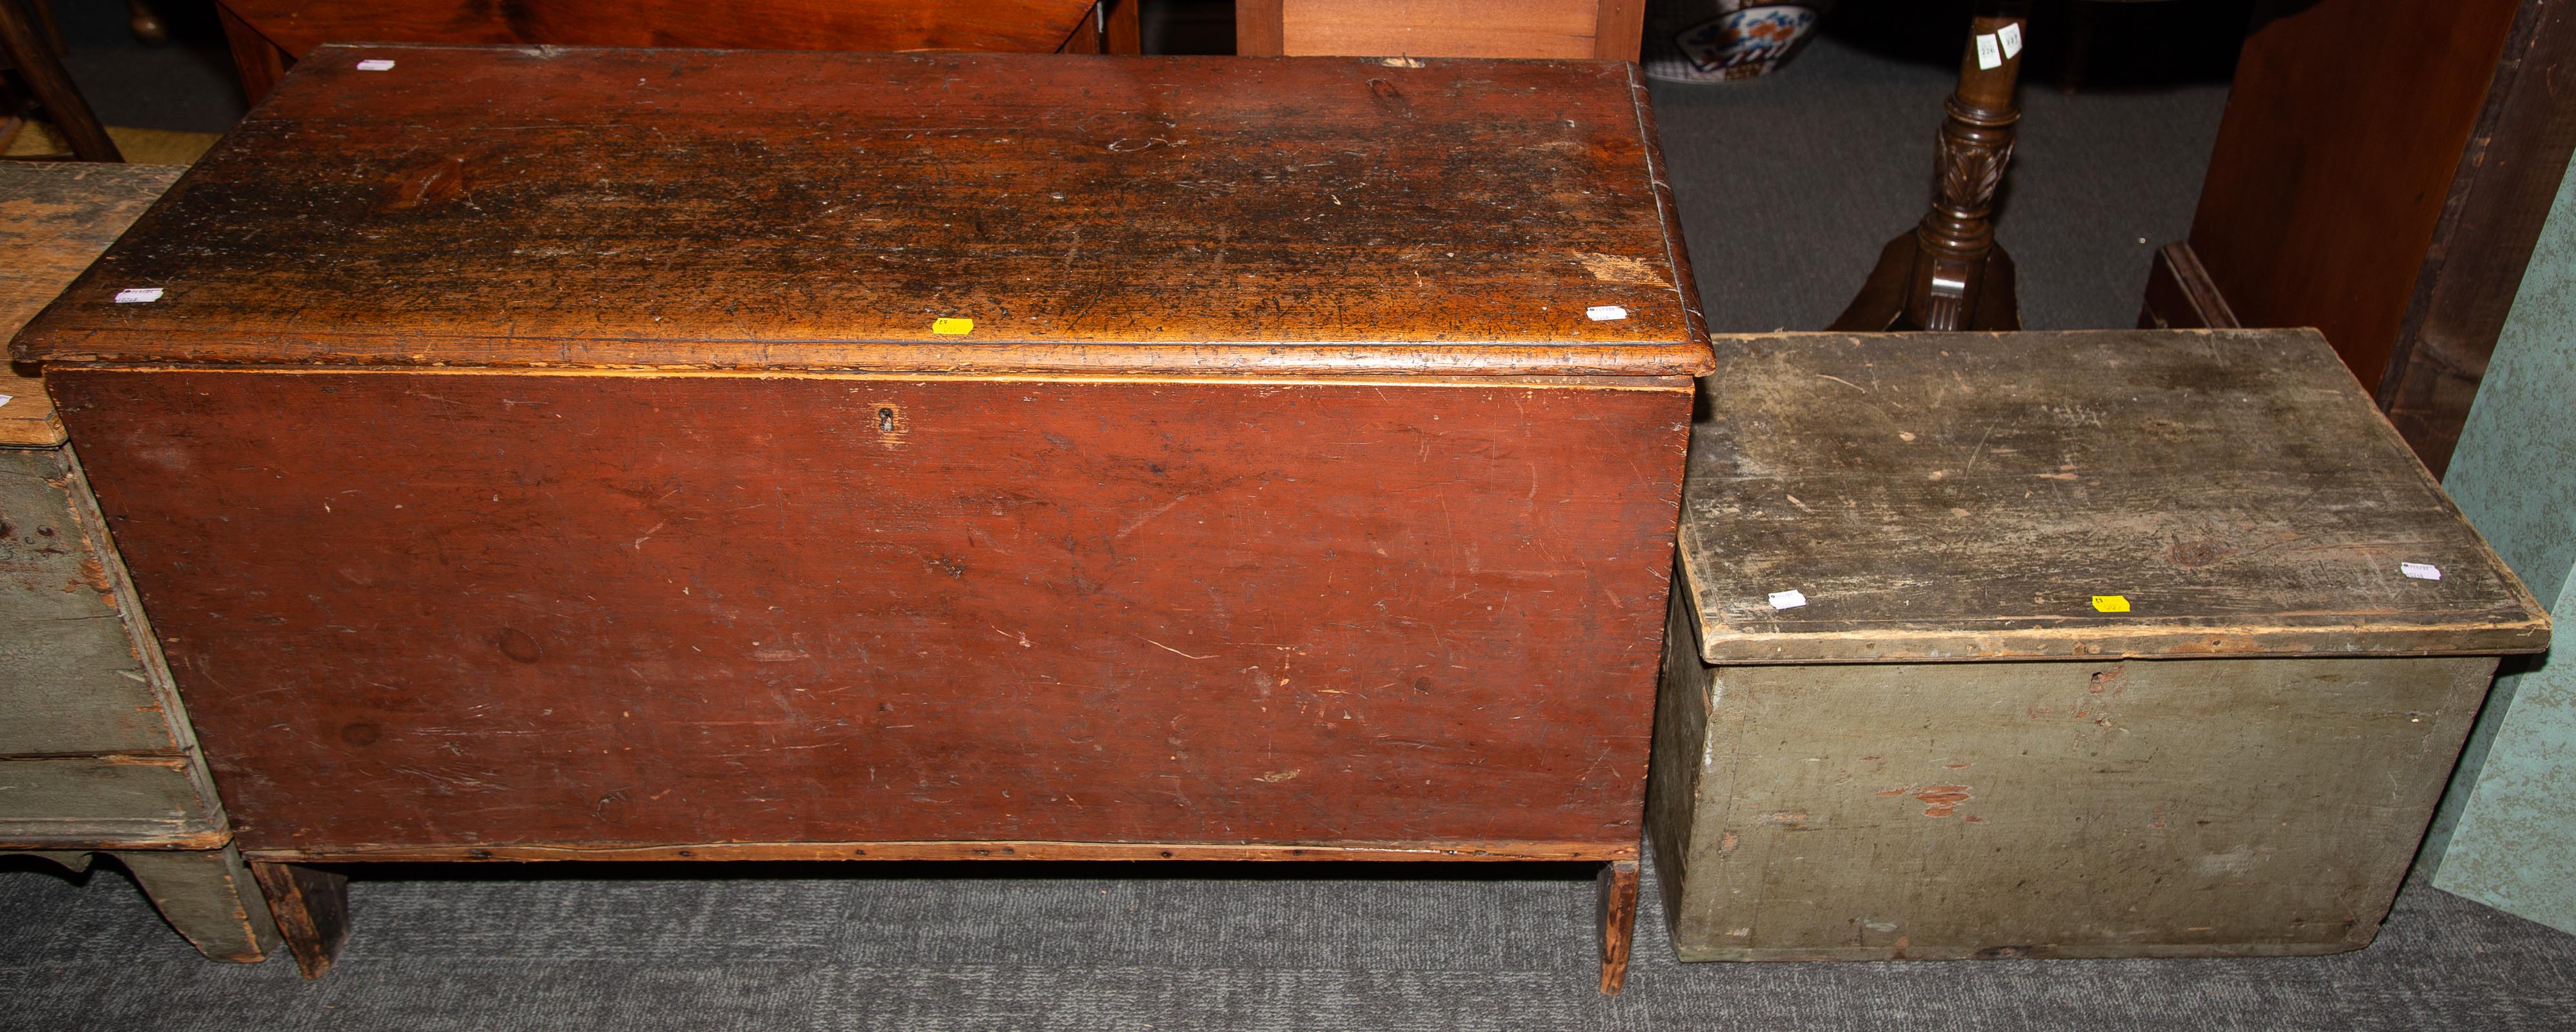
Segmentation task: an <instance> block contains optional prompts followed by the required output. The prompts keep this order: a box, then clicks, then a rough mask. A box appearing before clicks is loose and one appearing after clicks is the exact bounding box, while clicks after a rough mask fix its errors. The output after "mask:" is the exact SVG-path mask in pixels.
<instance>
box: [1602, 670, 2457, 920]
mask: <svg viewBox="0 0 2576 1032" xmlns="http://www.w3.org/2000/svg"><path fill="white" fill-rule="evenodd" d="M1680 655H1681V656H1682V661H1681V662H1680V663H1670V664H1668V668H1667V673H1666V681H1665V688H1664V691H1665V697H1664V699H1663V701H1662V703H1661V705H1662V707H1663V710H1662V714H1663V718H1662V721H1661V723H1659V725H1658V731H1657V733H1658V736H1659V738H1658V741H1657V742H1656V769H1655V775H1654V776H1655V779H1656V782H1657V784H1656V789H1655V791H1656V793H1657V797H1656V805H1655V808H1654V818H1653V821H1654V825H1655V826H1654V828H1653V841H1654V842H1655V844H1656V848H1657V863H1658V865H1659V870H1661V871H1663V872H1665V877H1666V882H1667V894H1668V895H1667V899H1668V900H1669V901H1671V903H1672V909H1671V910H1670V911H1668V913H1669V914H1671V915H1672V918H1673V921H1674V930H1673V941H1674V945H1675V947H1676V948H1677V949H1678V950H1679V952H1680V953H1681V955H1682V957H1683V959H1686V960H1789V959H1842V960H1860V959H1907V958H1911V959H1948V958H1963V957H2020V956H2027V957H2085V956H2093V957H2138V956H2214V955H2280V954H2305V953H2331V952H2337V951H2340V950H2348V949H2354V948H2357V947H2360V946H2363V945H2367V944H2368V943H2369V941H2370V939H2371V937H2372V935H2373V934H2375V932H2376V931H2377V929H2378V925H2379V920H2380V918H2381V917H2382V916H2384V915H2385V914H2386V912H2387V909H2388V905H2389V902H2390V900H2392V899H2393V898H2394V897H2395V894H2396V891H2397V886H2398V883H2399V882H2400V880H2401V879H2402V878H2403V876H2404V874H2405V871H2406V866H2407V862H2408V860H2409V858H2410V856H2411V854H2412V853H2413V850H2414V844H2415V842H2416V839H2417V836H2418V835H2420V834H2421V833H2422V830H2423V828H2424V824H2425V821H2426V819H2427V818H2428V817H2429V816H2430V815H2431V813H2432V809H2433V804H2434V800H2435V798H2436V797H2437V796H2438V795H2439V793H2440V791H2441V788H2442V782H2443V779H2444V778H2445V777H2446V776H2447V775H2448V773H2449V770H2450V764H2451V758H2452V757H2453V756H2454V755H2455V754H2456V753H2457V751H2458V749H2459V743H2460V740H2461V738H2462V736H2463V735H2464V734H2465V733H2466V732H2467V729H2468V726H2469V723H2470V720H2471V718H2472V717H2473V715H2474V714H2475V711H2476V707H2477V702H2478V698H2479V696H2480V695H2481V694H2482V692H2483V690H2484V687H2485V682H2486V675H2487V672H2488V671H2489V670H2491V669H2492V668H2493V665H2494V660H2493V659H2491V658H2486V657H2465V658H2386V659H2236V660H2128V661H2111V662H2101V663H2087V662H2034V663H1980V664H1934V665H1871V664H1862V665H1827V666H1796V667H1792V666H1753V667H1721V668H1714V669H1711V668H1706V667H1703V666H1701V665H1699V664H1698V663H1696V662H1692V661H1690V660H1689V659H1688V657H1687V652H1686V651H1684V652H1681V653H1680ZM1693 710H1696V711H1697V712H1691V711H1693ZM1685 718H1686V719H1685Z"/></svg>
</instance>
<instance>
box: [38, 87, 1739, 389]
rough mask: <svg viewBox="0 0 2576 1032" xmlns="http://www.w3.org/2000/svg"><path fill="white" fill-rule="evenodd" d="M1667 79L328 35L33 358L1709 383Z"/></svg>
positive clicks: (58, 321) (41, 335)
mask: <svg viewBox="0 0 2576 1032" xmlns="http://www.w3.org/2000/svg"><path fill="white" fill-rule="evenodd" d="M367 55H379V56H383V57H386V58H388V59H396V60H398V65H397V67H396V68H394V69H393V70H390V71H385V72H363V71H357V70H354V67H353V66H354V65H355V63H356V62H357V61H358V60H359V59H361V58H363V57H365V56H367ZM745 96H751V97H757V98H759V102H758V103H757V104H749V105H747V104H745V103H744V102H743V101H742V99H741V98H743V97H745ZM1642 96H1643V88H1642V84H1641V82H1640V80H1638V79H1637V78H1636V76H1635V74H1634V71H1633V69H1631V68H1629V67H1627V66H1624V65H1620V64H1616V63H1611V62H1598V61H1588V60H1587V61H1568V62H1538V61H1521V62H1484V61H1454V62H1452V61H1435V62H1427V63H1426V66H1425V67H1421V68H1399V67H1390V66H1388V65H1386V64H1384V63H1382V62H1376V61H1368V60H1356V59H1306V60H1287V61H1276V62H1263V63H1258V64H1246V63H1241V62H1238V61H1234V60H1231V59H1226V58H1135V59H1117V60H1097V61H1094V60H1085V61H1066V60H1060V59H1057V58H1054V57H1047V56H1016V55H885V54H825V53H768V54H758V55H748V54H725V53H713V52H691V53H685V54H678V53H672V52H667V51H631V50H497V51H496V50H488V49H487V50H476V49H464V48H445V47H410V48H381V47H367V48H329V49H322V50H317V51H315V52H313V55H312V56H309V57H308V58H307V59H306V60H305V61H304V62H303V63H302V64H301V65H299V66H298V68H297V70H296V71H295V72H294V73H292V74H291V75H290V76H289V78H288V80H287V82H286V84H285V85H284V86H283V87H281V88H280V90H279V91H278V92H277V93H276V94H275V95H274V96H272V97H271V98H270V100H269V101H268V102H267V103H265V104H263V105H262V106H261V107H260V108H259V109H257V110H256V111H254V112H252V114H251V115H250V116H249V117H248V118H247V119H245V120H244V121H243V122H242V124H241V125H240V126H238V127H237V128H236V129H235V130H234V131H233V132H232V133H231V134H230V135H229V136H228V137H227V138H226V141H225V143H224V144H223V145H221V146H219V147H218V148H217V149H216V150H215V151H214V152H212V153H210V154H209V155H207V157H206V158H205V159H204V160H203V161H201V162H200V163H199V164H198V165H197V166H195V167H194V169H192V170H191V172H190V174H189V176H188V177H187V178H186V179H185V180H183V181H182V182H181V184H180V185H179V186H178V187H176V188H174V190H173V191H172V193H171V195H170V198H169V200H168V201H167V202H166V203H164V204H163V205H162V206H161V207H160V208H159V209H157V210H155V211H154V212H153V213H151V214H149V215H147V216H146V217H145V219H144V221H143V222H142V223H140V224H139V225H138V227H137V229H136V231H135V232H134V233H132V234H130V235H129V236H128V237H127V238H126V239H125V240H124V241H122V242H121V243H120V244H119V245H118V246H117V247H115V248H112V249H111V250H110V251H109V252H108V253H107V255H106V256H104V257H103V258H102V259H101V260H100V262H99V264H98V265H97V266H96V267H94V268H93V269H92V270H91V272H90V273H89V274H88V275H86V276H85V277H83V278H82V279H81V280H80V281H79V282H78V283H76V284H75V285H74V286H73V288H72V289H71V291H70V292H69V293H68V294H67V295H66V296H65V298H64V299H63V300H62V301H60V302H58V303H57V304H56V305H55V306H54V307H53V308H51V309H49V310H48V311H47V312H46V313H45V314H44V315H42V316H39V317H38V319H37V320H36V321H35V322H34V323H33V324H31V325H30V326H29V328H28V329H27V330H25V331H23V332H22V334H21V335H20V338H19V341H18V344H17V351H16V354H17V355H18V356H20V357H22V358H29V359H42V360H47V361H138V360H141V361H192V362H263V361H290V362H346V363H363V364H395V365H400V364H436V363H456V364H473V365H517V366H552V365H602V366H618V365H626V366H637V365H640V366H751V367H762V368H781V367H795V368H871V369H880V370H886V369H901V370H940V371H946V370H973V371H982V372H991V371H1003V370H1053V371H1089V372H1132V371H1159V372H1176V371H1177V372H1224V373H1247V372H1299V373H1315V372H1404V373H1544V374H1553V375H1577V374H1609V375H1669V374H1686V373H1694V372H1698V371H1701V370H1704V369H1706V368H1707V367H1708V364H1709V358H1708V353H1707V347H1706V344H1705V340H1704V331H1703V330H1702V328H1701V324H1700V321H1699V318H1698V313H1697V312H1696V310H1695V306H1696V304H1697V302H1696V300H1695V299H1694V298H1691V297H1689V296H1688V295H1687V294H1686V293H1685V292H1684V291H1682V290H1681V289H1679V287H1678V284H1680V283H1681V282H1682V281H1683V279H1684V273H1683V272H1682V267H1683V265H1684V264H1685V263H1684V261H1683V259H1682V258H1681V251H1680V245H1679V238H1678V234H1677V232H1676V231H1675V229H1674V224H1673V222H1672V220H1671V215H1670V209H1669V206H1668V205H1665V204H1662V203H1659V201H1660V197H1661V192H1660V191H1659V189H1658V188H1657V185H1656V184H1657V182H1658V181H1659V178H1660V177H1659V176H1658V175H1657V173H1656V170H1655V167H1654V165H1653V158H1652V148H1651V141H1650V139H1649V134H1648V131H1647V128H1646V126H1647V124H1648V123H1647V122H1646V121H1645V118H1644V112H1643V109H1642V103H1641V98H1642ZM504 127H507V129H508V131H507V132H501V131H500V130H501V129H503V128H504ZM1465 154H1474V155H1482V156H1484V157H1482V158H1480V159H1479V160H1476V161H1461V160H1459V155H1465ZM1500 154H1509V155H1512V156H1513V160H1510V161H1500V160H1492V156H1494V155H1500ZM753 155H756V160H755V158H754V157H752V156H753ZM751 169H757V174H749V170H751ZM969 169H971V170H973V172H972V174H967V173H966V172H964V171H963V170H969ZM286 213H292V214H291V216H290V215H287V214H286ZM133 286H159V287H162V288H163V289H164V290H165V291H166V293H165V295H164V297H163V299H162V300H161V301H160V302H158V303H154V304H124V305H120V304H115V303H113V300H112V299H113V297H114V295H115V294H116V292H117V291H119V290H122V289H125V288H127V287H133ZM1602 305H1616V306H1621V307H1623V308H1624V309H1625V310H1626V312H1627V317H1626V318H1624V319H1618V320H1610V321H1596V320H1592V319H1589V318H1587V317H1586V310H1587V308H1589V307H1592V306H1602ZM949 317H956V318H969V319H972V320H974V326H973V328H972V330H971V332H968V333H965V334H962V335H944V334H941V333H939V332H937V331H936V329H935V328H934V327H935V320H937V319H941V318H949Z"/></svg>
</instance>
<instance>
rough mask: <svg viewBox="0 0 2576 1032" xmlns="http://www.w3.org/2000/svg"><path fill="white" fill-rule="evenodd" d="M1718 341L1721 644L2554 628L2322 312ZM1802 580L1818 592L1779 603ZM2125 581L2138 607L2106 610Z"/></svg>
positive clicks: (2284, 647)
mask: <svg viewBox="0 0 2576 1032" xmlns="http://www.w3.org/2000/svg"><path fill="white" fill-rule="evenodd" d="M1718 351H1719V354H1720V355H1721V356H1722V364H1721V366H1720V368H1719V370H1718V371H1717V372H1716V373H1714V374H1712V375H1711V376H1710V377H1709V378H1708V379H1707V380H1706V381H1705V384H1706V389H1707V391H1708V397H1707V407H1708V410H1709V411H1710V412H1711V413H1713V415H1712V416H1711V417H1710V418H1709V420H1708V421H1707V422H1704V423H1702V424H1700V425H1699V426H1698V427H1697V428H1696V429H1695V435H1696V436H1695V439H1694V441H1693V446H1692V452H1691V462H1692V468H1691V472H1690V478H1689V489H1688V494H1687V497H1686V499H1685V503H1684V506H1685V508H1684V519H1683V526H1682V532H1681V554H1682V559H1683V563H1682V565H1683V570H1684V572H1685V574H1686V576H1687V578H1688V582H1689V587H1690V589H1691V594H1692V596H1693V598H1694V600H1695V602H1696V613H1697V617H1698V620H1699V627H1698V629H1699V634H1700V640H1701V644H1702V648H1703V650H1704V653H1705V656H1706V657H1707V659H1708V661H1709V662H1713V663H1715V662H1725V663H1757V662H1815V661H1878V662H1896V661H1909V660H1963V659H2011V658H2047V657H2077V656H2182V655H2334V654H2347V653H2354V652H2368V653H2374V654H2390V655H2397V654H2493V653H2501V652H2528V651H2533V650H2536V649H2540V648H2543V647H2545V646H2546V644H2547V639H2548V625H2549V621H2548V617H2547V615H2546V614H2545V612H2544V611H2543V610H2542V609H2541V607H2540V605H2539V604H2538V603H2537V602H2535V601H2533V600H2532V598H2531V597H2530V595H2529V594H2528V593H2527V592H2525V591H2524V590H2523V587H2522V585H2521V583H2520V582H2519V581H2516V580H2515V579H2514V577H2513V575H2512V574H2511V573H2510V572H2509V571H2507V570H2506V569H2505V567H2504V565H2503V564H2502V563H2501V562H2500V561H2498V560H2497V559H2496V557H2495V555H2494V553H2493V552H2492V551H2491V550H2489V549H2488V548H2487V546H2486V543H2485V542H2484V541H2483V540H2481V539H2480V538H2479V537H2478V536H2477V533H2476V532H2475V531H2474V530H2472V529H2471V528H2470V527H2469V526H2468V524H2467V523H2466V522H2465V521H2463V520H2462V519H2461V518H2460V516H2459V514H2458V511H2457V510H2456V509H2455V508H2453V507H2452V505H2451V504H2450V500H2449V499H2448V498H2447V497H2446V496H2444V495H2443V494H2442V491H2441V488H2440V487H2439V486H2438V485H2437V484H2435V483H2434V482H2433V480H2432V478H2431V477H2430V476H2428V475H2426V473H2425V471H2424V469H2423V467H2422V466H2421V465H2420V464H2418V463H2417V462H2416V461H2415V460H2414V458H2413V456H2412V454H2411V453H2409V452H2408V451H2407V450H2406V447H2405V443H2404V441H2403V440H2402V439H2400V438H2399V437H2398V436H2397V434H2396V431H2395V430H2393V429H2391V428H2390V427H2389V425H2388V423H2387V421H2386V420H2385V419H2384V418H2382V417H2381V416H2380V414H2379V412H2378V410H2377V409H2376V408H2375V407H2374V406H2373V405H2372V404H2371V402H2370V399H2369V397H2368V395H2366V394H2364V393H2362V391H2361V390H2360V388H2359V385H2358V384H2356V383H2354V382H2353V380H2352V378H2351V376H2350V374H2348V373H2347V372H2346V371H2345V370H2344V369H2343V368H2342V367H2341V365H2340V364H2339V363H2338V362H2337V361H2336V357H2335V355H2334V353H2333V352H2332V350H2331V349H2330V348H2329V347H2328V346H2327V345H2326V343H2325V342H2324V340H2322V339H2321V338H2319V337H2318V336H2317V335H2316V334H2315V333H2314V332H2313V331H2306V330H2237V331H2210V332H2191V333H2160V332H2151V331H2138V330H2112V331H2098V332H2083V333H2023V334H2000V335H1994V336H1978V337H1952V336H1942V335H1935V334H1916V335H1908V334H1892V335H1885V336H1878V337H1856V336H1843V335H1834V334H1793V335H1782V336H1770V337H1743V338H1729V339H1725V340H1723V341H1721V345H1720V347H1719V349H1718ZM75 435H76V436H77V430H75ZM2408 562H2413V563H2425V564H2430V565H2433V566H2436V567H2438V568H2439V569H2440V571H2441V575H2442V577H2441V579H2440V580H2438V581H2431V580H2418V579H2413V578H2409V577H2407V576H2405V575H2404V574H2403V573H2402V571H2401V569H2400V564H2401V563H2408ZM1787 590H1796V591H1800V592H1802V593H1803V594H1804V595H1805V598H1806V604H1805V605H1803V606H1797V607H1793V608H1786V609H1775V608H1774V607H1773V606H1772V604H1771V603H1770V602H1769V601H1768V596H1769V594H1770V593H1772V592H1779V591H1787ZM2113 595H2116V596H2121V597H2123V598H2125V599H2126V600H2127V602H2128V604H2129V606H2130V610H2129V611H2127V612H2116V613H2113V612H2102V611H2099V610H2097V609H2096V608H2095V607H2094V605H2093V604H2092V600H2093V598H2094V596H2113Z"/></svg>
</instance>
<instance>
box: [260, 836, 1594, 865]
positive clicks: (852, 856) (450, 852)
mask: <svg viewBox="0 0 2576 1032" xmlns="http://www.w3.org/2000/svg"><path fill="white" fill-rule="evenodd" d="M242 856H243V857H244V858H245V859H249V860H252V861H255V862H260V863H297V864H322V863H330V864H341V863H372V862H387V863H411V862H422V861H429V862H448V861H459V862H481V861H498V862H511V861H520V862H527V861H552V860H1370V861H1383V860H1451V861H1491V860H1524V861H1526V860H1544V861H1595V862H1598V861H1609V860H1634V859H1636V858H1637V845H1636V843H1634V842H1629V843H1624V844H1621V843H1603V842H1517V841H1512V842H1445V843H1404V842H1384V843H1331V844H1320V843H1319V844H1303V843H1206V842H1195V843H1180V842H1169V843H1167V842H712V843H704V844H695V845H567V844H559V843H558V844H540V845H491V846H457V845H443V846H398V845H383V846H349V847H344V848H324V849H245V850H242Z"/></svg>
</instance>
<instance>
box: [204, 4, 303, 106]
mask: <svg viewBox="0 0 2576 1032" xmlns="http://www.w3.org/2000/svg"><path fill="white" fill-rule="evenodd" d="M215 20H216V21H217V22H218V23H219V24H221V25H222V26H223V29H224V45H225V47H226V49H229V50H230V51H232V57H233V74H234V75H236V76H238V77H240V79H241V87H242V97H243V98H244V99H246V100H248V101H250V102H251V103H252V104H254V105H256V104H258V103H259V102H260V101H261V100H263V99H266V98H267V96H268V91H270V90H273V89H276V88H277V80H279V79H281V78H284V77H285V76H286V66H287V65H290V64H293V63H295V61H294V59H293V58H292V57H289V56H288V55H287V53H286V51H284V50H281V49H279V48H278V46H277V44H275V43H272V42H270V41H269V39H268V37H266V36H263V35H261V34H260V31H259V30H258V29H256V28H252V27H251V24H250V23H249V22H247V21H243V20H242V17H241V15H238V14H235V13H233V9H232V7H231V6H230V5H227V4H224V3H222V2H220V0H218V2H217V3H216V4H215Z"/></svg>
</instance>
